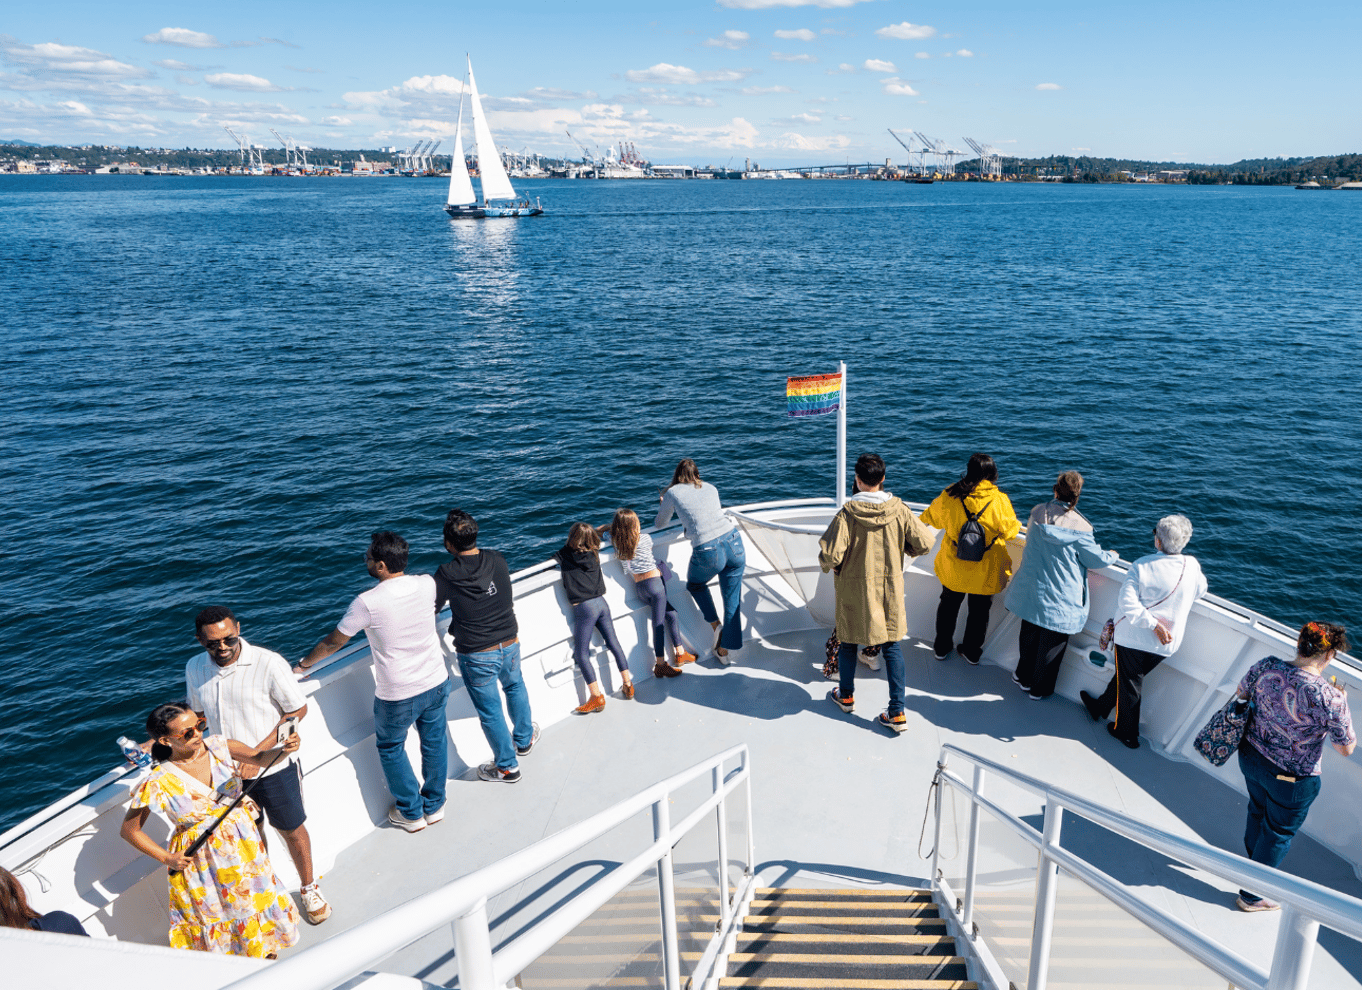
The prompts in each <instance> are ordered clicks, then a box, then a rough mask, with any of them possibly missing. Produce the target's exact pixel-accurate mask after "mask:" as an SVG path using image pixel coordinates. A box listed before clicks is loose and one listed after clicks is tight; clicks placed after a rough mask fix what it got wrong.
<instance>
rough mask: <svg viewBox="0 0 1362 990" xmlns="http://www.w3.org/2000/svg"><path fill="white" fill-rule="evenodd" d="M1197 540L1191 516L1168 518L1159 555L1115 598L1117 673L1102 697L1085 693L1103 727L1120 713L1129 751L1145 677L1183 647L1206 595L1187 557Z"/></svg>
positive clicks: (1115, 728)
mask: <svg viewBox="0 0 1362 990" xmlns="http://www.w3.org/2000/svg"><path fill="white" fill-rule="evenodd" d="M1191 538H1192V521H1191V520H1190V519H1188V518H1187V517H1186V516H1177V515H1174V516H1164V517H1163V518H1162V519H1160V520H1159V524H1158V525H1157V526H1155V527H1154V547H1155V549H1157V550H1158V553H1151V554H1150V555H1149V556H1147V557H1141V558H1140V559H1139V560H1137V561H1135V563H1133V564H1131V565H1130V571H1129V572H1128V573H1127V574H1126V579H1125V583H1123V584H1122V585H1121V591H1120V594H1119V595H1117V598H1116V636H1115V643H1116V651H1115V652H1116V673H1115V674H1114V675H1112V678H1111V682H1110V683H1109V684H1108V685H1107V689H1106V690H1105V691H1104V692H1102V697H1100V698H1094V697H1093V696H1092V695H1090V694H1088V692H1086V691H1080V692H1079V694H1080V695H1081V696H1082V698H1083V704H1084V705H1085V706H1086V707H1087V709H1088V714H1089V715H1091V716H1092V717H1093V719H1094V720H1095V721H1098V722H1100V721H1102V720H1103V719H1105V718H1106V717H1107V715H1108V713H1110V712H1111V710H1112V706H1113V705H1114V706H1115V708H1116V719H1115V721H1113V722H1108V723H1107V731H1108V732H1110V733H1111V734H1112V735H1113V736H1115V737H1116V738H1117V739H1119V740H1121V742H1123V743H1125V745H1126V746H1127V747H1128V748H1130V749H1139V748H1140V688H1141V686H1142V683H1143V681H1144V676H1145V674H1148V673H1149V672H1150V671H1151V670H1153V669H1154V668H1155V667H1157V666H1158V665H1159V664H1161V663H1163V661H1164V659H1165V658H1167V657H1171V656H1172V655H1173V654H1174V653H1176V652H1177V651H1178V647H1180V646H1181V645H1182V636H1183V634H1184V633H1185V632H1186V631H1187V616H1188V615H1190V614H1191V611H1192V606H1193V605H1194V604H1195V603H1196V600H1197V599H1198V598H1200V597H1201V596H1202V595H1204V594H1206V578H1205V576H1204V575H1203V574H1202V573H1201V565H1200V564H1199V563H1197V559H1196V558H1195V557H1193V556H1192V555H1191V554H1185V553H1183V552H1182V550H1183V548H1184V547H1186V546H1187V541H1188V540H1190V539H1191Z"/></svg>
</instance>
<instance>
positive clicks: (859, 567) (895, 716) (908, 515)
mask: <svg viewBox="0 0 1362 990" xmlns="http://www.w3.org/2000/svg"><path fill="white" fill-rule="evenodd" d="M933 535H934V534H933V533H932V531H931V530H930V529H928V528H927V526H926V524H925V523H923V522H922V520H920V519H918V517H917V515H916V514H915V513H914V512H913V511H912V510H911V509H909V508H908V506H906V505H904V504H903V502H902V501H900V500H899V499H898V498H896V497H894V496H893V495H891V494H890V493H889V492H887V491H885V490H884V461H883V460H882V459H881V458H880V457H879V456H878V455H877V454H862V455H861V456H860V457H859V458H858V459H857V461H856V494H854V495H853V496H852V497H851V498H850V499H848V500H847V502H846V504H845V505H843V506H842V508H841V509H839V510H838V512H837V515H835V516H833V519H832V522H831V524H829V526H828V528H827V532H825V533H824V534H823V538H822V539H821V540H819V541H818V565H819V566H820V567H821V568H823V571H824V572H825V573H826V572H827V571H832V573H833V588H834V589H835V590H836V593H837V638H838V640H840V641H841V647H840V648H839V649H838V652H837V673H838V678H839V684H838V686H837V687H836V688H834V689H833V690H832V692H831V693H830V694H829V695H828V697H830V698H831V699H832V701H833V703H834V704H836V705H837V707H838V708H840V709H842V711H844V712H849V711H851V710H852V708H853V707H854V705H855V699H854V697H853V694H852V692H853V688H854V687H855V680H856V653H857V651H858V648H859V647H861V646H879V645H883V647H884V666H885V671H886V673H887V675H888V677H889V707H888V709H887V710H886V711H885V712H884V713H883V714H882V715H880V717H879V722H880V724H881V725H883V726H886V727H887V728H890V729H893V730H894V731H895V732H902V731H903V730H904V729H906V728H907V727H908V721H907V718H906V716H905V715H904V714H903V696H904V691H905V675H904V666H903V652H902V651H901V650H900V649H899V640H901V639H902V638H903V637H904V636H905V635H906V634H907V632H908V630H907V624H906V622H905V620H904V615H903V557H904V555H905V554H907V555H908V556H910V557H919V556H921V555H922V554H924V553H926V552H927V551H928V550H930V549H931V548H932V540H933Z"/></svg>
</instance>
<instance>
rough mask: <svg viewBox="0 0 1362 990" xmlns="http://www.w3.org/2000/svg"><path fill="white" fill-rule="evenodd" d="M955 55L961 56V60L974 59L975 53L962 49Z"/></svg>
mask: <svg viewBox="0 0 1362 990" xmlns="http://www.w3.org/2000/svg"><path fill="white" fill-rule="evenodd" d="M955 54H957V55H959V56H960V57H961V58H974V52H972V51H970V50H969V49H968V48H962V49H960V50H959V51H958V52H956V53H955Z"/></svg>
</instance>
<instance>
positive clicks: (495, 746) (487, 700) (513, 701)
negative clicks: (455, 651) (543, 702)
mask: <svg viewBox="0 0 1362 990" xmlns="http://www.w3.org/2000/svg"><path fill="white" fill-rule="evenodd" d="M459 670H460V671H462V672H463V683H464V686H465V687H466V688H468V696H469V697H470V698H472V699H473V707H474V708H476V709H477V711H478V721H479V722H481V723H482V734H483V735H484V736H486V737H487V745H489V746H491V747H492V759H493V760H495V761H496V765H497V766H498V767H500V768H501V769H503V770H514V769H515V768H516V767H517V766H519V761H518V760H517V759H516V757H515V748H516V747H517V746H519V747H521V748H522V749H523V748H524V747H526V746H528V745H529V744H530V740H531V739H533V738H534V723H533V722H532V721H531V720H530V694H529V691H527V690H526V688H525V682H524V680H522V679H521V677H520V644H519V643H512V644H511V645H510V646H503V647H500V648H498V649H495V650H485V651H484V652H482V653H460V654H459ZM497 684H500V685H501V690H502V691H504V692H505V693H506V708H507V710H509V711H510V713H511V721H512V722H513V723H515V738H514V739H512V737H511V733H510V732H508V731H507V729H506V716H505V715H504V714H503V713H502V710H501V695H500V694H499V693H498V692H497Z"/></svg>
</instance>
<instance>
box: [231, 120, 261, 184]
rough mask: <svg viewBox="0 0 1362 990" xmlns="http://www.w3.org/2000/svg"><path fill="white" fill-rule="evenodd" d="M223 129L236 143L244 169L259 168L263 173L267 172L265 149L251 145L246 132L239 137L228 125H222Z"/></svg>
mask: <svg viewBox="0 0 1362 990" xmlns="http://www.w3.org/2000/svg"><path fill="white" fill-rule="evenodd" d="M222 129H223V130H224V131H226V132H227V133H228V134H229V135H230V136H231V138H232V140H233V141H235V142H236V146H237V150H238V151H239V152H240V153H241V165H242V167H243V168H248V169H257V168H258V169H260V170H261V171H262V172H263V171H264V170H265V150H264V148H262V147H261V146H260V145H258V144H251V139H250V137H249V136H247V135H246V133H245V132H244V131H243V132H242V133H241V134H240V135H238V134H237V133H236V131H234V130H232V129H231V128H230V127H228V126H227V125H226V124H223V125H222Z"/></svg>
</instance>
